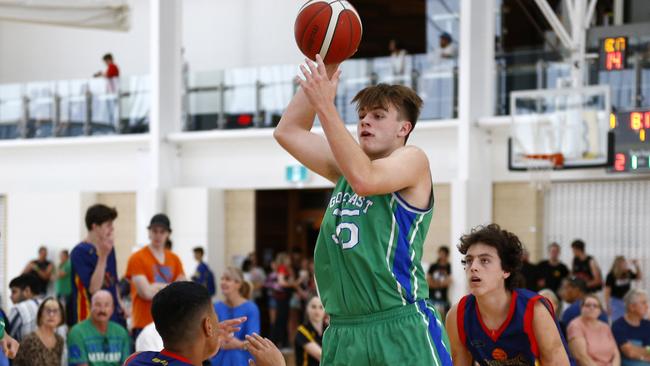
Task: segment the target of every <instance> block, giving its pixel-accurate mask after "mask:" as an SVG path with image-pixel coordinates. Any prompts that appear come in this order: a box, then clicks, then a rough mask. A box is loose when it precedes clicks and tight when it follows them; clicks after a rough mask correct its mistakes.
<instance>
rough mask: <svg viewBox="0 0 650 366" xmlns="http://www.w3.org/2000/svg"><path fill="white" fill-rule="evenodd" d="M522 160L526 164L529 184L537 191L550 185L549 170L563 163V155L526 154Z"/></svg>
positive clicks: (546, 188)
mask: <svg viewBox="0 0 650 366" xmlns="http://www.w3.org/2000/svg"><path fill="white" fill-rule="evenodd" d="M522 161H523V162H525V164H526V165H527V166H528V172H529V174H530V185H531V187H533V188H535V189H536V190H538V191H545V190H548V189H549V188H550V187H551V172H552V171H553V170H554V169H558V168H561V167H562V166H563V165H564V155H562V154H561V153H556V154H526V155H524V157H523V158H522Z"/></svg>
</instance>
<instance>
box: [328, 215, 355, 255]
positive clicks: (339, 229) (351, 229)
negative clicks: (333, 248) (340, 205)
mask: <svg viewBox="0 0 650 366" xmlns="http://www.w3.org/2000/svg"><path fill="white" fill-rule="evenodd" d="M345 232H348V235H347V240H345V236H343V235H342V233H345ZM332 240H334V242H335V243H336V244H341V248H343V249H350V248H354V246H355V245H357V244H359V227H358V226H357V225H356V224H353V223H351V222H342V223H340V224H338V226H336V234H334V235H332Z"/></svg>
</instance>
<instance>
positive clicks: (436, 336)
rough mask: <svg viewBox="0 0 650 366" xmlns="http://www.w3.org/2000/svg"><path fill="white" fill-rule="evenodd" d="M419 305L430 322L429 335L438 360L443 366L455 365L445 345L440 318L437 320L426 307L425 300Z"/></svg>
mask: <svg viewBox="0 0 650 366" xmlns="http://www.w3.org/2000/svg"><path fill="white" fill-rule="evenodd" d="M417 304H418V308H420V311H422V312H423V313H424V315H426V317H427V319H428V320H429V334H431V339H432V340H433V343H434V348H435V349H436V352H437V353H438V359H439V360H440V361H441V362H442V365H443V366H452V365H453V363H452V362H451V355H450V354H449V350H448V349H447V347H445V344H444V342H443V341H442V338H443V332H442V329H441V328H440V326H439V325H440V324H439V323H438V318H436V316H435V315H434V314H433V312H432V311H431V309H429V308H428V307H427V306H426V302H425V300H418V302H417Z"/></svg>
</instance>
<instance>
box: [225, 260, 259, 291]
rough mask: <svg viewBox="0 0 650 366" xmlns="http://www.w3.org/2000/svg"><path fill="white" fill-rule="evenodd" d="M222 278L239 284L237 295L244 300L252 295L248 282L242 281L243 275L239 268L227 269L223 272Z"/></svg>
mask: <svg viewBox="0 0 650 366" xmlns="http://www.w3.org/2000/svg"><path fill="white" fill-rule="evenodd" d="M223 276H224V277H227V278H229V279H231V280H233V281H235V282H239V283H240V284H241V287H240V288H239V294H240V295H241V296H242V297H244V298H245V299H250V298H251V296H252V295H253V286H252V285H251V284H250V282H248V281H246V280H245V279H244V274H243V273H242V271H241V270H240V269H239V268H235V267H228V268H226V270H225V271H223Z"/></svg>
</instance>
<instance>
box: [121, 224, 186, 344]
mask: <svg viewBox="0 0 650 366" xmlns="http://www.w3.org/2000/svg"><path fill="white" fill-rule="evenodd" d="M148 229H149V240H150V241H151V243H150V244H149V245H147V246H146V247H144V248H142V249H140V250H138V251H137V252H135V253H133V254H131V257H129V262H128V264H127V266H126V277H127V278H128V279H129V280H130V281H131V284H132V290H131V294H132V296H133V309H132V322H133V334H132V335H133V339H135V338H137V336H138V334H140V332H141V331H142V328H144V327H146V326H147V325H148V324H149V323H151V322H153V318H152V317H151V299H153V297H154V295H156V294H157V293H158V291H160V290H162V289H163V288H165V286H167V285H168V284H170V283H172V282H174V281H184V280H185V273H184V272H183V265H182V264H181V261H180V259H179V258H178V256H176V254H174V253H172V252H171V251H169V250H167V249H165V242H166V241H167V239H168V238H169V235H170V234H171V232H172V229H171V226H170V223H169V218H168V217H167V215H165V214H157V215H154V216H153V217H152V218H151V222H150V224H149V227H148Z"/></svg>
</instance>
